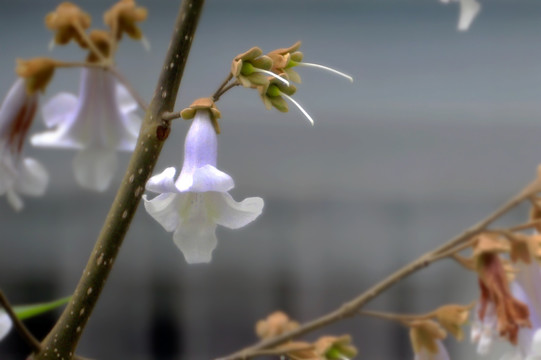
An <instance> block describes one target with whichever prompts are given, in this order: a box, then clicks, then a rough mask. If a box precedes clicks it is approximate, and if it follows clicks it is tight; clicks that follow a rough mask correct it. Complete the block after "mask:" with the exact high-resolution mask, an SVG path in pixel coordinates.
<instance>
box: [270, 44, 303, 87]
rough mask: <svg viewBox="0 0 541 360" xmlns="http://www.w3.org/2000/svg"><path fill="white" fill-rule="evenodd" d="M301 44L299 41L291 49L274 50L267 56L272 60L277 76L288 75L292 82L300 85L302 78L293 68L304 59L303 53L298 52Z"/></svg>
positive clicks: (273, 69)
mask: <svg viewBox="0 0 541 360" xmlns="http://www.w3.org/2000/svg"><path fill="white" fill-rule="evenodd" d="M301 44H302V43H301V42H300V41H297V42H296V43H295V44H293V45H291V46H290V47H287V48H280V49H276V50H272V51H271V52H269V53H268V54H267V56H268V57H269V58H271V59H272V71H273V72H275V73H276V74H281V73H286V74H287V76H288V78H289V79H290V80H291V81H294V82H296V83H298V84H300V83H301V77H300V75H299V74H298V73H297V72H296V71H295V70H293V67H294V66H296V65H298V64H299V63H300V62H301V61H302V59H303V54H302V52H300V51H298V50H299V48H300V47H301Z"/></svg>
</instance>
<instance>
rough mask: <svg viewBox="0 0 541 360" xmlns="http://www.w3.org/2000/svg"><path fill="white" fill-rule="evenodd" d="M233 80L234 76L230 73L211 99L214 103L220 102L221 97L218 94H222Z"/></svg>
mask: <svg viewBox="0 0 541 360" xmlns="http://www.w3.org/2000/svg"><path fill="white" fill-rule="evenodd" d="M231 79H233V74H231V73H229V74H228V75H227V77H226V78H225V80H224V81H223V82H222V83H221V84H220V86H219V87H218V89H216V92H214V95H212V97H211V99H212V101H214V102H216V101H218V98H219V97H220V96H219V95H218V94H220V91H222V89H223V88H224V87H225V86H226V85H227V84H228V83H229V81H230V80H231Z"/></svg>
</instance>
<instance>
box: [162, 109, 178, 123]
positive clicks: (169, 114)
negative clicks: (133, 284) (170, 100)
mask: <svg viewBox="0 0 541 360" xmlns="http://www.w3.org/2000/svg"><path fill="white" fill-rule="evenodd" d="M181 117H182V116H180V111H174V112H164V113H163V114H162V119H163V120H165V121H171V120H175V119H180V118H181Z"/></svg>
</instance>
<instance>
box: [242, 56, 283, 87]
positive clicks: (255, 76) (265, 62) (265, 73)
mask: <svg viewBox="0 0 541 360" xmlns="http://www.w3.org/2000/svg"><path fill="white" fill-rule="evenodd" d="M272 66H273V63H272V60H271V58H270V57H268V56H266V55H263V51H262V50H261V49H260V48H259V47H257V46H255V47H253V48H251V49H249V50H248V51H246V52H243V53H242V54H239V55H237V56H235V58H234V59H233V61H232V63H231V75H233V76H234V77H235V78H237V80H238V81H239V82H240V83H241V85H242V86H244V87H247V88H254V87H258V86H265V85H267V84H268V82H269V80H268V77H269V76H276V75H275V74H274V73H273V72H271V71H270V70H271V68H272Z"/></svg>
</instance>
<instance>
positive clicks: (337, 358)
mask: <svg viewBox="0 0 541 360" xmlns="http://www.w3.org/2000/svg"><path fill="white" fill-rule="evenodd" d="M314 351H315V353H316V354H317V355H318V356H319V357H320V358H322V359H326V360H347V359H353V358H354V357H355V356H357V353H358V351H357V348H356V347H355V346H354V345H353V344H352V343H351V336H350V335H342V336H338V337H337V336H322V337H320V338H319V339H318V340H317V341H316V342H315V343H314Z"/></svg>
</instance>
